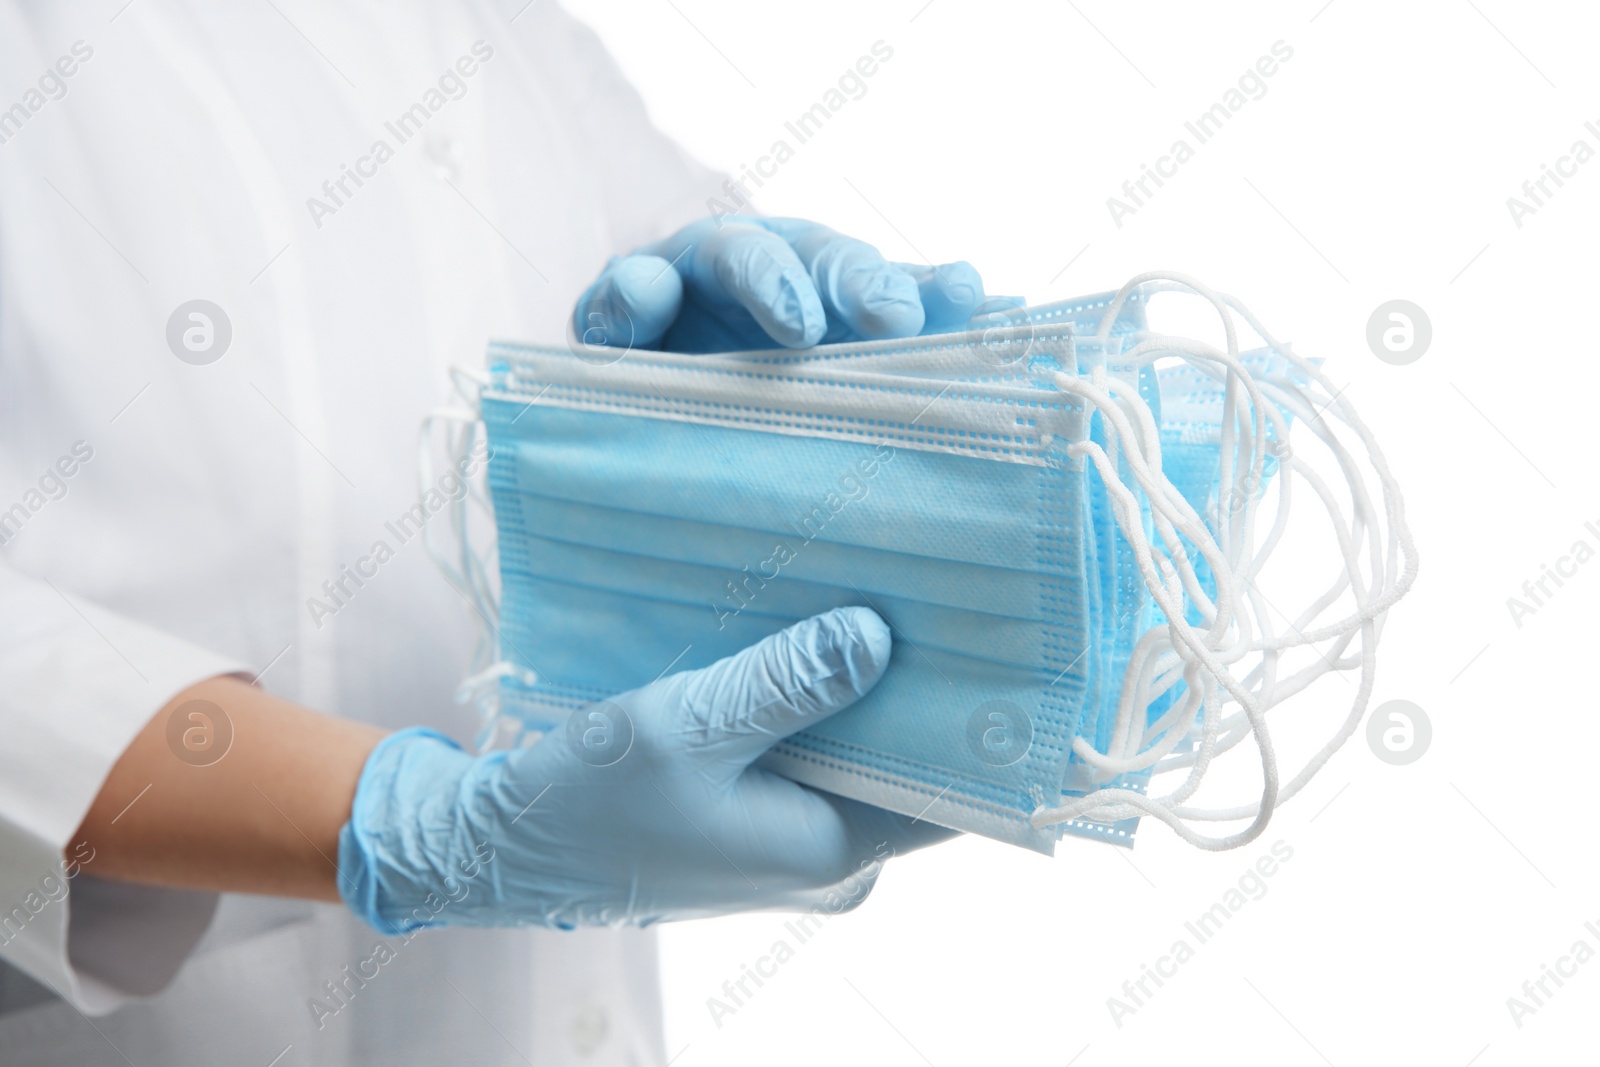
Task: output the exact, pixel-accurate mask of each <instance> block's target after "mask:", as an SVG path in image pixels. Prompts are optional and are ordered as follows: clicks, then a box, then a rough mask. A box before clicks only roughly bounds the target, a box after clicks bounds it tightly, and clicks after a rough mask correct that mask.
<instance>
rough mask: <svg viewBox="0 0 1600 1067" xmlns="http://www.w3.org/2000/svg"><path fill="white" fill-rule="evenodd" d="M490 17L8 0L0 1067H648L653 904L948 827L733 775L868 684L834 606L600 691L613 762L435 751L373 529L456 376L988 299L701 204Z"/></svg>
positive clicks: (464, 620) (578, 89)
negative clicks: (480, 364)
mask: <svg viewBox="0 0 1600 1067" xmlns="http://www.w3.org/2000/svg"><path fill="white" fill-rule="evenodd" d="M524 2H525V0H508V2H506V3H488V2H485V3H457V4H435V3H423V2H420V0H417V2H411V3H404V4H393V3H384V4H379V3H376V2H370V3H361V2H351V3H341V4H326V3H324V4H313V3H305V2H301V0H276V2H275V3H266V4H246V5H222V4H214V5H213V4H198V3H197V4H184V3H179V2H167V0H137V2H135V3H133V4H124V2H123V0H107V2H105V3H96V4H50V3H43V2H39V3H29V2H24V0H0V71H4V72H5V79H4V80H3V81H0V553H3V555H0V737H3V739H4V744H3V745H0V961H3V962H0V1063H3V1064H5V1065H7V1067H25V1065H35V1064H73V1065H95V1064H129V1063H131V1064H137V1065H139V1067H144V1065H156V1064H160V1065H163V1067H180V1065H185V1064H211V1063H219V1062H226V1063H235V1064H262V1065H267V1064H272V1065H278V1064H282V1065H284V1067H289V1065H302V1064H330V1065H332V1064H341V1065H344V1064H384V1065H401V1064H444V1063H466V1062H470V1063H474V1064H498V1063H506V1064H510V1063H534V1064H541V1065H542V1064H566V1063H583V1064H660V1063H663V1062H664V1060H665V1053H664V1049H663V1041H662V1035H661V1020H660V1010H659V1005H658V999H657V991H656V988H655V983H656V964H655V957H654V945H653V941H652V939H651V936H650V932H649V931H648V930H645V929H641V928H640V927H641V926H643V925H646V924H648V923H650V922H652V921H654V920H657V919H670V918H684V917H691V916H703V915H715V914H723V913H729V912H735V911H740V910H748V909H752V908H769V907H785V908H804V907H808V906H811V905H813V904H815V903H816V902H818V901H821V900H825V899H827V894H829V893H830V892H832V891H834V890H835V889H836V888H837V887H838V886H840V885H860V884H862V883H863V881H864V882H865V883H868V884H869V883H870V879H871V877H872V876H873V875H875V873H876V871H877V869H878V867H879V865H880V864H881V859H882V857H884V856H886V855H889V854H892V853H898V852H903V851H907V850H909V849H912V848H916V847H919V846H921V845H923V844H926V843H928V842H929V841H932V840H935V839H937V838H938V837H939V836H941V834H942V831H938V830H935V829H932V828H929V827H928V826H927V825H926V824H920V825H919V824H915V823H913V822H912V821H910V820H907V819H904V818H902V817H900V816H895V815H891V814H888V813H884V812H880V811H876V810H873V809H867V808H864V807H862V806H860V805H856V804H853V803H851V802H847V801H844V800H841V799H839V798H835V797H830V796H827V795H824V794H821V793H817V792H814V791H811V790H807V789H804V788H802V787H799V786H796V785H794V784H793V783H790V782H787V781H784V780H781V779H777V778H774V777H771V776H769V775H766V774H764V773H762V772H759V771H756V770H753V769H751V768H750V766H749V765H750V763H751V762H752V761H753V760H754V759H755V758H756V757H757V756H759V755H760V753H761V752H762V751H764V749H765V748H766V747H767V746H768V745H770V744H771V743H772V742H773V741H774V740H775V739H776V738H778V737H781V736H782V735H784V734H786V733H788V732H791V731H793V730H797V729H802V728H804V727H805V726H806V725H807V724H808V723H810V722H813V721H815V720H816V719H818V718H820V717H822V716H826V715H829V714H835V713H844V714H848V711H847V710H845V709H847V707H848V705H849V704H850V703H851V702H852V701H853V700H854V699H856V698H857V697H858V696H859V695H860V694H861V693H863V692H865V691H866V690H867V689H868V688H870V687H871V685H872V684H873V683H874V682H875V681H876V679H877V676H878V674H879V673H880V672H881V671H882V669H883V666H884V663H885V660H886V657H887V653H888V647H889V634H888V631H887V629H886V627H885V626H884V625H883V623H882V622H881V620H879V619H878V618H877V617H876V616H874V615H873V614H872V613H871V612H868V611H865V610H864V609H844V610H841V611H836V612H831V613H829V614H828V615H824V616H820V617H818V618H816V619H812V620H808V621H806V622H803V623H800V624H799V625H797V626H796V627H793V628H791V629H790V630H789V631H785V632H784V633H782V634H779V635H775V636H774V637H773V638H769V639H768V640H766V641H764V642H762V643H761V644H759V645H757V646H755V647H754V648H752V649H749V650H747V651H746V652H745V653H742V654H741V655H739V656H735V657H733V658H731V659H729V660H724V661H723V662H721V663H719V664H716V665H714V666H713V667H710V668H707V669H706V670H704V671H697V672H686V673H682V674H677V675H669V676H668V677H666V678H663V679H662V680H661V681H659V682H657V683H655V684H654V685H652V686H649V687H646V688H645V689H643V690H639V691H636V692H634V693H630V694H623V695H619V696H618V697H617V703H619V704H620V705H622V706H623V707H624V708H626V709H627V710H628V712H629V714H630V716H631V717H632V719H633V720H634V722H635V724H636V729H637V736H636V738H635V744H634V748H633V750H632V751H630V753H629V756H628V757H627V758H625V759H623V760H621V761H619V762H617V763H615V764H614V765H611V766H604V767H602V766H596V765H595V764H596V762H597V761H592V760H586V759H584V758H583V755H582V753H581V752H580V751H579V750H577V749H576V748H575V747H574V746H572V745H570V744H567V743H565V742H564V740H563V739H558V738H551V739H549V740H547V741H546V742H542V743H541V744H539V745H538V746H535V747H534V748H532V749H529V750H524V751H520V752H518V753H515V754H512V755H509V756H508V755H507V754H505V753H498V754H493V755H489V756H483V757H475V756H473V755H471V754H470V753H467V752H465V751H463V750H461V749H460V748H458V747H457V746H456V745H455V744H454V742H452V741H450V740H448V738H450V737H466V736H468V735H469V734H470V733H471V731H472V726H473V724H472V723H471V722H470V721H469V719H470V713H468V712H467V711H465V710H464V709H461V708H459V707H457V706H456V705H455V704H453V702H452V699H451V694H452V689H453V687H454V685H455V683H456V682H457V681H458V678H459V675H460V673H461V671H462V669H463V666H464V665H465V664H466V662H467V661H468V655H469V643H470V635H471V629H472V628H471V620H470V619H469V616H468V611H469V609H468V607H467V605H465V604H464V603H463V602H462V600H461V599H460V598H459V597H457V596H456V594H455V593H454V592H453V591H451V590H450V588H449V587H448V586H447V585H445V583H443V582H442V581H440V580H438V579H437V577H436V576H435V575H434V574H433V573H432V571H431V565H430V562H429V560H428V559H427V557H426V554H425V552H424V551H423V550H422V548H421V547H420V546H419V545H418V544H417V543H416V542H417V541H418V540H420V538H417V537H416V536H415V535H414V532H412V533H410V534H405V532H404V531H402V534H405V535H404V536H401V535H397V534H396V533H395V532H394V530H395V527H394V525H393V520H394V519H395V518H396V517H397V516H400V515H402V514H403V513H405V512H406V511H407V509H408V508H410V506H411V505H412V504H413V503H414V502H415V499H416V486H415V484H414V475H413V471H412V466H411V462H410V458H411V457H412V456H413V455H414V448H415V434H416V427H417V423H418V420H419V419H420V418H421V417H422V416H423V415H424V414H425V413H426V412H427V411H428V410H429V409H430V408H431V407H432V406H433V404H434V402H435V401H436V399H437V398H438V396H439V395H440V394H441V393H442V391H443V386H444V383H445V381H446V370H447V368H448V367H449V365H451V364H453V363H460V364H467V365H471V364H474V363H476V362H477V361H478V360H479V359H480V358H481V353H482V351H483V348H484V345H485V342H486V340H487V339H488V338H489V337H491V336H508V337H519V338H533V339H546V340H554V339H557V338H559V337H560V336H561V335H562V334H563V333H564V332H565V330H566V328H567V324H568V323H569V321H571V322H574V323H575V326H576V328H577V329H579V330H583V329H587V328H591V327H593V326H595V325H596V324H601V325H602V327H604V325H605V324H614V323H617V322H621V321H627V322H628V323H629V324H630V329H631V331H632V335H633V337H634V343H636V344H640V345H655V346H660V347H670V348H676V349H679V350H684V351H714V350H726V349H732V348H740V347H748V346H762V345H771V344H774V343H777V344H783V345H788V346H801V345H808V344H815V343H817V342H819V341H821V340H825V339H826V340H838V339H843V338H847V337H887V336H898V335H906V334H915V333H917V332H919V331H931V330H933V329H937V328H940V327H948V326H950V325H955V324H959V323H961V322H963V321H964V320H965V319H966V317H967V316H968V315H969V314H970V313H971V311H972V310H973V309H974V308H975V307H976V306H977V305H978V303H979V301H981V299H982V297H983V293H982V285H981V282H980V281H979V279H978V278H977V276H976V274H975V273H974V272H973V271H972V270H971V268H970V267H967V266H966V265H964V264H954V265H948V266H946V267H943V268H939V269H937V270H936V269H933V268H931V267H921V268H915V267H907V266H904V265H893V264H888V263H885V262H884V261H883V260H882V259H881V258H880V257H879V256H878V255H877V253H876V252H874V251H873V250H872V249H871V248H870V247H868V246H866V245H864V244H862V243H860V242H857V241H853V240H850V239H848V238H845V237H842V236H841V235H839V234H837V233H834V232H833V231H831V230H827V229H825V228H823V227H820V226H815V225H812V224H808V223H800V222H794V221H786V220H765V221H759V222H758V221H755V220H751V219H748V218H745V219H740V218H737V217H735V218H726V219H722V220H720V224H719V222H718V221H717V220H712V219H709V218H707V217H706V209H705V204H706V202H707V200H708V199H709V198H711V197H713V196H719V195H725V194H721V193H720V190H721V186H722V179H721V176H720V175H715V174H713V173H711V172H709V171H707V170H706V169H705V168H702V167H700V166H699V165H697V164H696V163H694V162H693V161H692V160H691V159H689V158H688V157H687V156H685V155H684V153H683V152H682V151H681V150H679V149H678V148H677V147H676V146H675V145H673V144H672V143H671V142H670V141H668V140H667V139H666V138H665V137H663V136H662V135H661V134H660V133H659V132H657V131H656V130H655V129H653V128H652V126H651V125H650V122H649V119H648V117H647V115H646V113H645V109H644V107H643V104H642V103H641V101H640V99H639V97H638V95H637V94H636V93H635V92H634V91H633V89H632V88H631V87H629V86H628V85H627V84H626V82H625V81H624V80H623V78H622V77H621V75H620V73H619V72H618V70H617V68H616V65H615V64H614V63H613V62H612V60H611V59H610V58H609V57H608V56H607V55H606V54H605V52H604V50H603V49H602V47H601V46H600V44H599V42H598V41H597V40H596V38H595V37H594V35H593V34H592V33H590V32H589V31H588V30H587V29H585V28H583V27H582V26H580V25H578V24H576V23H575V22H573V21H572V20H571V19H570V18H568V17H567V16H566V15H565V14H564V13H563V12H562V11H561V10H560V9H559V8H558V7H557V6H555V5H554V4H553V3H551V2H550V0H534V2H533V3H531V4H528V5H527V6H526V7H524V6H523V4H524ZM697 219H698V220H699V221H694V220H697ZM674 231H675V232H674ZM666 234H671V236H663V235H666ZM630 249H634V250H637V251H636V254H633V255H628V256H623V257H621V258H613V259H610V260H609V263H608V257H610V256H613V255H614V254H615V253H618V252H625V251H628V250H630ZM597 272H598V274H599V277H598V280H595V278H596V274H597ZM379 545H382V549H381V550H380V549H379V548H378V546H379ZM352 575H355V576H356V577H352ZM330 590H335V591H337V595H333V594H331V593H330V592H329V591H330ZM330 608H331V610H330ZM422 727H426V729H422ZM663 800H665V801H666V803H662V801H663Z"/></svg>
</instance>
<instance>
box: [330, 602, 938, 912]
mask: <svg viewBox="0 0 1600 1067" xmlns="http://www.w3.org/2000/svg"><path fill="white" fill-rule="evenodd" d="M889 649H890V640H889V630H888V627H887V626H885V625H884V623H883V621H882V620H881V619H880V618H878V616H877V615H875V614H874V613H873V612H871V611H869V610H867V609H866V608H838V609H835V610H833V611H830V612H828V613H826V614H824V615H819V616H816V617H815V618H811V619H807V620H805V621H804V622H800V623H797V624H796V625H794V626H791V627H789V628H788V629H787V630H783V631H781V632H779V633H777V634H773V635H772V636H770V637H768V638H766V639H765V640H763V641H761V642H759V643H758V644H756V645H753V646H751V647H750V648H748V649H746V650H745V651H743V652H741V653H739V654H738V655H735V656H730V657H729V658H727V659H724V660H722V661H720V662H718V663H715V664H713V665H712V666H710V667H707V668H705V669H703V670H697V671H686V672H683V673H680V674H676V675H671V676H668V677H666V678H663V679H661V680H660V681H657V682H655V683H653V684H651V685H648V686H645V687H644V688H642V689H637V690H634V691H632V692H630V693H625V694H623V695H621V696H618V697H616V698H614V699H613V700H611V701H606V702H602V703H600V704H594V705H589V706H587V707H585V708H580V709H579V710H577V711H575V712H574V713H573V719H572V720H571V721H569V723H568V724H567V726H566V728H565V729H561V730H557V731H555V732H553V733H552V734H550V735H548V736H546V737H545V738H544V739H542V740H541V741H539V742H538V743H537V744H535V745H534V746H532V747H531V748H526V749H520V750H518V751H516V752H511V753H505V752H496V753H491V754H488V755H485V756H479V757H472V756H470V755H468V754H467V753H465V752H463V751H461V749H460V748H459V747H458V746H456V745H455V744H453V743H452V742H450V741H449V740H447V739H446V738H444V737H443V736H442V735H440V734H437V733H434V732H433V731H428V730H407V731H402V732H401V733H398V734H394V735H392V736H390V737H389V738H386V739H385V740H384V741H383V742H381V743H380V744H379V745H378V747H377V748H376V749H375V750H374V751H373V753H372V755H371V757H370V758H369V759H368V761H367V765H366V768H365V770H364V771H363V772H362V775H361V780H360V783H359V785H358V786H357V790H356V796H355V802H354V805H353V807H352V811H351V817H350V822H349V823H348V824H346V826H345V827H344V830H343V832H342V833H341V835H340V840H339V870H340V887H341V892H342V893H343V895H344V898H345V901H346V902H347V903H348V904H349V905H350V907H351V908H352V909H354V910H355V911H356V913H357V914H359V915H360V916H362V918H364V919H366V920H367V922H369V923H370V924H372V925H373V926H374V927H376V928H377V929H379V930H381V931H384V932H388V933H399V932H403V931H405V930H409V929H412V928H415V927H417V926H421V925H431V924H435V923H449V924H461V925H472V926H516V925H532V924H537V925H546V926H558V927H564V928H566V927H574V926H586V925H602V924H603V925H616V924H623V923H635V924H644V923H649V922H654V921H657V920H660V919H687V918H698V917H704V916H711V915H720V914H727V913H730V912H739V911H749V910H757V909H770V908H782V909H792V910H804V909H806V908H811V907H819V906H826V905H827V904H828V902H829V901H830V900H837V899H838V896H837V894H833V895H831V896H830V891H831V890H832V889H833V887H836V886H838V885H840V884H850V885H851V887H852V893H851V897H850V901H849V903H850V904H851V905H853V904H855V903H859V902H860V900H861V899H862V898H864V896H865V893H864V892H863V891H862V890H863V883H864V886H865V888H866V889H868V890H870V886H871V882H872V880H873V879H874V878H875V877H876V874H877V872H878V870H879V869H880V867H881V861H882V860H883V859H884V858H886V857H887V856H889V855H891V854H894V853H901V852H907V851H910V850H912V849H916V848H920V847H922V846H923V845H926V844H931V843H933V842H935V841H938V840H942V839H944V838H945V837H948V836H950V831H948V830H944V829H942V828H940V827H936V826H933V825H930V824H928V823H925V822H918V821H916V820H913V819H909V818H907V817H905V816H902V815H898V814H895V813H893V812H888V811H884V810H882V809H878V808H873V807H869V806H866V805H863V804H859V803H857V802H855V801H851V800H846V799H844V798H842V797H836V796H832V795H829V794H826V793H821V792H818V791H816V790H813V789H810V788H807V787H805V786H801V785H797V784H796V783H794V782H791V781H789V780H788V779H786V778H782V777H779V776H778V775H775V774H772V773H771V772H768V771H765V770H762V769H761V768H759V767H755V766H753V765H752V764H753V763H754V762H755V761H756V760H757V759H758V758H759V757H760V756H761V755H762V754H763V753H764V752H766V750H767V749H768V748H770V747H771V746H772V745H773V744H774V743H776V742H777V741H779V740H781V739H782V738H784V737H786V736H788V735H789V734H791V733H794V732H795V731H798V730H803V729H805V728H806V727H808V726H810V725H811V724H813V723H816V722H818V721H820V720H822V719H824V718H826V717H828V716H829V715H833V714H835V713H837V712H840V711H841V710H843V709H844V708H846V707H848V706H849V705H850V704H851V703H853V702H854V701H856V700H857V699H859V698H860V697H861V695H862V694H864V693H865V692H867V691H868V690H869V689H871V688H872V686H873V685H874V684H875V683H876V682H877V681H878V678H879V677H880V676H881V675H882V674H883V671H884V669H885V667H887V665H888V661H889ZM446 902H447V903H446ZM834 910H838V909H837V908H836V909H834Z"/></svg>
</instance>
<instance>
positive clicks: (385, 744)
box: [339, 726, 472, 935]
mask: <svg viewBox="0 0 1600 1067" xmlns="http://www.w3.org/2000/svg"><path fill="white" fill-rule="evenodd" d="M471 763H472V757H471V756H470V755H468V754H467V753H466V752H465V751H463V749H462V748H461V746H460V745H458V744H456V743H455V742H454V741H452V740H451V739H450V738H448V737H446V736H445V735H444V734H442V733H440V732H439V731H437V730H430V729H427V728H425V727H420V726H414V727H411V728H410V729H406V730H401V731H399V732H398V733H394V734H390V735H389V736H388V737H386V738H384V739H383V740H382V741H380V742H378V745H377V747H376V748H374V749H373V750H372V754H371V755H369V756H368V757H367V763H366V766H365V767H364V768H362V771H361V778H360V780H359V781H358V782H357V783H356V795H355V799H354V800H353V801H352V803H351V805H350V821H349V822H347V823H345V824H344V827H343V828H342V829H341V830H340V831H339V895H340V897H342V898H343V899H344V902H345V904H346V905H348V906H349V908H350V910H351V911H353V912H355V913H356V914H357V915H358V916H360V917H361V918H362V919H363V920H365V921H366V923H367V925H369V926H371V927H372V928H373V929H374V930H377V931H378V932H379V933H381V934H387V935H396V934H408V933H411V932H412V931H414V930H420V929H422V928H424V927H428V926H442V925H444V924H443V923H442V922H440V921H438V920H436V919H433V918H431V917H429V918H424V916H429V915H430V911H431V909H428V908H427V907H426V906H425V904H424V901H425V898H426V895H427V893H428V891H427V890H425V889H423V888H421V886H422V884H423V882H424V881H425V880H428V879H427V878H426V876H427V875H428V874H431V873H432V870H433V867H432V864H430V863H429V857H428V856H427V853H426V850H425V842H424V841H423V840H422V835H421V834H420V833H419V832H418V829H417V823H418V821H419V820H418V818H417V814H418V812H417V809H418V807H419V800H420V801H426V800H427V799H428V798H426V797H424V798H418V797H416V796H407V795H405V794H404V792H403V791H402V790H401V788H400V787H399V784H400V782H401V780H402V779H403V780H405V781H406V784H407V785H408V786H409V787H411V788H412V789H414V788H415V785H416V781H417V778H418V777H419V776H421V777H425V778H435V777H436V778H439V779H442V781H441V785H442V786H443V788H442V790H441V792H442V795H443V798H444V799H447V800H448V799H449V798H452V797H453V796H454V793H455V789H454V783H456V782H458V781H459V780H460V777H461V775H462V774H463V773H465V771H466V768H467V766H468V765H470V764H471ZM435 796H436V797H437V796H438V794H435ZM418 874H421V875H422V876H423V877H421V878H419V877H417V875H418Z"/></svg>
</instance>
